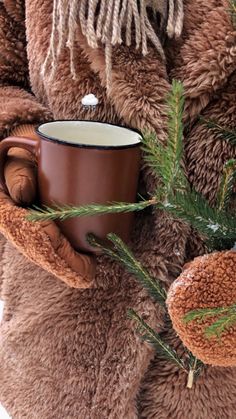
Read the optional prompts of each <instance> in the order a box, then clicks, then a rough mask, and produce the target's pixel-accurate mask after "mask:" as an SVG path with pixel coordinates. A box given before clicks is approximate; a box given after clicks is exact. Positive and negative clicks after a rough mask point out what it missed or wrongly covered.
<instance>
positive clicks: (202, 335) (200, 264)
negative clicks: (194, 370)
mask: <svg viewBox="0 0 236 419" xmlns="http://www.w3.org/2000/svg"><path fill="white" fill-rule="evenodd" d="M234 304H236V251H234V250H230V251H224V252H215V253H211V254H209V255H205V256H200V257H197V258H196V259H195V260H194V261H193V262H191V263H189V264H188V265H187V266H186V268H185V269H184V270H183V272H182V274H181V275H180V276H179V277H178V278H177V279H176V280H175V282H174V283H173V284H172V286H171V287H170V290H169V293H168V298H167V305H168V311H169V314H170V317H171V320H172V323H173V327H174V329H175V331H176V332H177V334H178V335H179V337H180V339H181V340H182V341H183V343H184V345H185V346H186V347H187V348H188V349H189V350H190V351H191V352H192V353H193V354H194V355H195V356H196V357H198V358H199V359H200V360H201V361H203V362H204V363H206V364H210V365H215V366H236V322H234V323H233V324H231V325H229V326H228V327H226V328H225V330H224V331H223V332H222V333H221V334H220V336H216V335H213V336H211V337H209V335H207V334H206V330H207V329H208V328H209V326H211V325H212V324H215V322H216V321H217V320H218V319H219V315H214V316H212V315H210V316H209V315H208V316H203V317H202V318H195V319H193V320H191V321H186V315H187V313H190V312H191V311H195V310H199V309H215V308H217V307H219V308H223V307H225V308H227V307H231V306H232V305H234Z"/></svg>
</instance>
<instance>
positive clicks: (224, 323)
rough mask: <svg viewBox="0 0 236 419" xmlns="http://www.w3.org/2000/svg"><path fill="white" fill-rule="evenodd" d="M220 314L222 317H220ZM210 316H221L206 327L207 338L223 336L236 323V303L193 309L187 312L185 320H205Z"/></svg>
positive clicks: (187, 321) (186, 321)
mask: <svg viewBox="0 0 236 419" xmlns="http://www.w3.org/2000/svg"><path fill="white" fill-rule="evenodd" d="M219 316H220V317H219ZM208 317H219V318H218V319H217V320H215V321H214V322H213V323H212V324H211V325H210V326H207V327H206V329H205V335H206V337H207V338H211V337H218V338H219V337H221V336H222V334H223V333H224V332H226V331H227V330H228V329H229V328H230V327H231V326H235V325H236V304H233V305H232V306H230V307H215V308H202V309H198V310H193V311H190V312H189V313H187V314H186V315H185V316H184V318H183V321H184V322H185V323H189V322H191V321H197V322H199V323H201V322H203V321H204V320H205V319H207V318H208Z"/></svg>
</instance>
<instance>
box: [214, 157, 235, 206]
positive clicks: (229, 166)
mask: <svg viewBox="0 0 236 419" xmlns="http://www.w3.org/2000/svg"><path fill="white" fill-rule="evenodd" d="M235 180H236V160H233V159H231V160H229V161H228V162H227V163H226V164H225V166H224V170H223V176H222V179H221V184H220V189H219V192H218V197H217V209H218V212H221V211H225V210H226V209H227V207H228V205H229V203H230V198H231V196H232V192H233V188H234V186H235Z"/></svg>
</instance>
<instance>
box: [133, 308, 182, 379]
mask: <svg viewBox="0 0 236 419" xmlns="http://www.w3.org/2000/svg"><path fill="white" fill-rule="evenodd" d="M128 316H129V318H130V319H131V320H135V322H136V323H137V326H138V331H139V333H140V334H141V336H142V338H143V340H145V341H146V342H148V343H150V344H152V345H153V346H154V348H155V349H157V350H158V354H160V355H161V356H163V357H164V358H165V359H167V360H168V361H170V362H173V363H174V364H175V365H177V366H178V368H180V369H182V370H184V371H185V372H188V371H187V369H186V367H185V364H184V362H183V360H182V359H181V358H180V357H179V356H178V355H177V353H176V351H174V350H173V349H172V348H171V347H170V346H169V345H168V344H167V343H165V342H164V341H163V340H162V338H161V336H160V335H159V334H158V333H157V332H155V331H154V330H153V329H152V328H151V327H150V326H148V324H147V323H146V322H145V321H144V320H143V318H142V317H140V316H139V315H138V314H137V313H136V312H135V311H134V310H132V309H130V310H129V312H128Z"/></svg>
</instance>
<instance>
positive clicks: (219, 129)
mask: <svg viewBox="0 0 236 419" xmlns="http://www.w3.org/2000/svg"><path fill="white" fill-rule="evenodd" d="M200 122H201V123H203V124H204V125H205V126H206V127H207V128H209V129H210V130H212V131H213V132H215V133H216V134H217V136H218V138H220V139H222V140H225V141H228V142H230V143H231V144H232V145H236V131H233V130H230V129H229V128H227V127H224V126H222V125H220V124H218V123H217V122H215V121H214V120H211V119H209V120H206V119H204V118H200Z"/></svg>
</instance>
